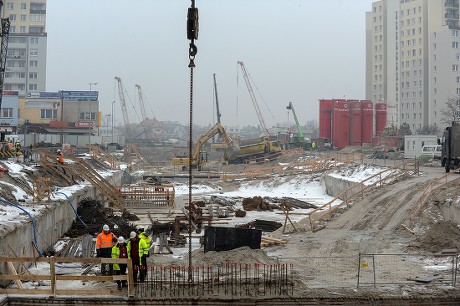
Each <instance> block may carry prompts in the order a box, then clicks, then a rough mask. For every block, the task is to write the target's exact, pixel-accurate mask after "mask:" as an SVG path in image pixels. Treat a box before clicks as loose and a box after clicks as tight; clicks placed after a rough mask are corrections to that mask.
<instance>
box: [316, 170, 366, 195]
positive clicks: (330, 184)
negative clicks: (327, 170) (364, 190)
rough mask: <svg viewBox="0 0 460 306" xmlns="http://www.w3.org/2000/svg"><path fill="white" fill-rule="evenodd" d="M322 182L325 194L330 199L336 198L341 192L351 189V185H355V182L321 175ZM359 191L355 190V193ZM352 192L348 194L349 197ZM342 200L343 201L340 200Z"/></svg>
mask: <svg viewBox="0 0 460 306" xmlns="http://www.w3.org/2000/svg"><path fill="white" fill-rule="evenodd" d="M321 179H322V181H323V183H324V186H325V187H326V193H327V194H328V195H330V196H331V197H336V196H338V195H339V194H340V193H341V192H342V191H344V190H346V189H348V188H350V187H352V186H353V185H356V182H353V181H348V180H346V179H345V178H343V179H342V178H338V177H334V176H330V175H327V174H325V175H323V176H322V178H321ZM358 190H360V188H358V187H357V188H356V191H358ZM351 194H352V192H350V195H351ZM341 200H343V199H341Z"/></svg>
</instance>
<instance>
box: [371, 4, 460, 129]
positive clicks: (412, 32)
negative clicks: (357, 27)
mask: <svg viewBox="0 0 460 306" xmlns="http://www.w3.org/2000/svg"><path fill="white" fill-rule="evenodd" d="M459 31H460V28H459V0H382V1H377V2H374V3H373V4H372V11H371V12H368V13H367V14H366V98H367V99H369V100H372V101H373V102H382V101H383V102H386V103H387V105H388V120H387V121H388V123H389V124H391V123H393V124H394V125H396V126H400V125H401V124H407V125H408V126H409V127H410V129H411V131H412V133H416V132H417V131H419V130H423V129H425V128H432V127H436V128H437V129H438V131H439V133H441V132H442V129H443V128H444V126H445V123H443V118H442V115H441V111H442V110H443V109H445V108H446V102H447V101H448V99H450V98H459V97H460V69H459V66H460V47H459V44H460V37H459V35H458V34H459Z"/></svg>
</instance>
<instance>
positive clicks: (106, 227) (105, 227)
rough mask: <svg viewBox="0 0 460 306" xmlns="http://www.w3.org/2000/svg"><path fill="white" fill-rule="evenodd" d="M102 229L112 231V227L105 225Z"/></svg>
mask: <svg viewBox="0 0 460 306" xmlns="http://www.w3.org/2000/svg"><path fill="white" fill-rule="evenodd" d="M102 229H103V230H104V231H110V227H109V226H108V225H107V224H104V226H103V227H102Z"/></svg>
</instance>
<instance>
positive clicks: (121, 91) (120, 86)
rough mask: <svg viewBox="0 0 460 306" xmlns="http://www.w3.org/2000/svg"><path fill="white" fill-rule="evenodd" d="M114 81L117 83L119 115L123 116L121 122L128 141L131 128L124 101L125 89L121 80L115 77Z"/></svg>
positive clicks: (130, 135) (130, 136)
mask: <svg viewBox="0 0 460 306" xmlns="http://www.w3.org/2000/svg"><path fill="white" fill-rule="evenodd" d="M115 80H117V82H118V95H119V97H120V106H121V113H122V114H123V121H124V123H125V129H126V134H127V136H128V138H129V139H131V138H132V134H131V127H130V126H129V117H128V111H127V110H126V101H125V87H124V86H123V83H122V82H121V78H119V77H117V76H116V77H115Z"/></svg>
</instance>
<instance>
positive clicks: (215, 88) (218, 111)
mask: <svg viewBox="0 0 460 306" xmlns="http://www.w3.org/2000/svg"><path fill="white" fill-rule="evenodd" d="M212 76H213V77H214V94H215V95H216V111H217V123H219V124H221V123H220V117H221V113H220V110H219V98H218V97H217V82H216V74H215V73H214V74H213V75H212Z"/></svg>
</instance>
